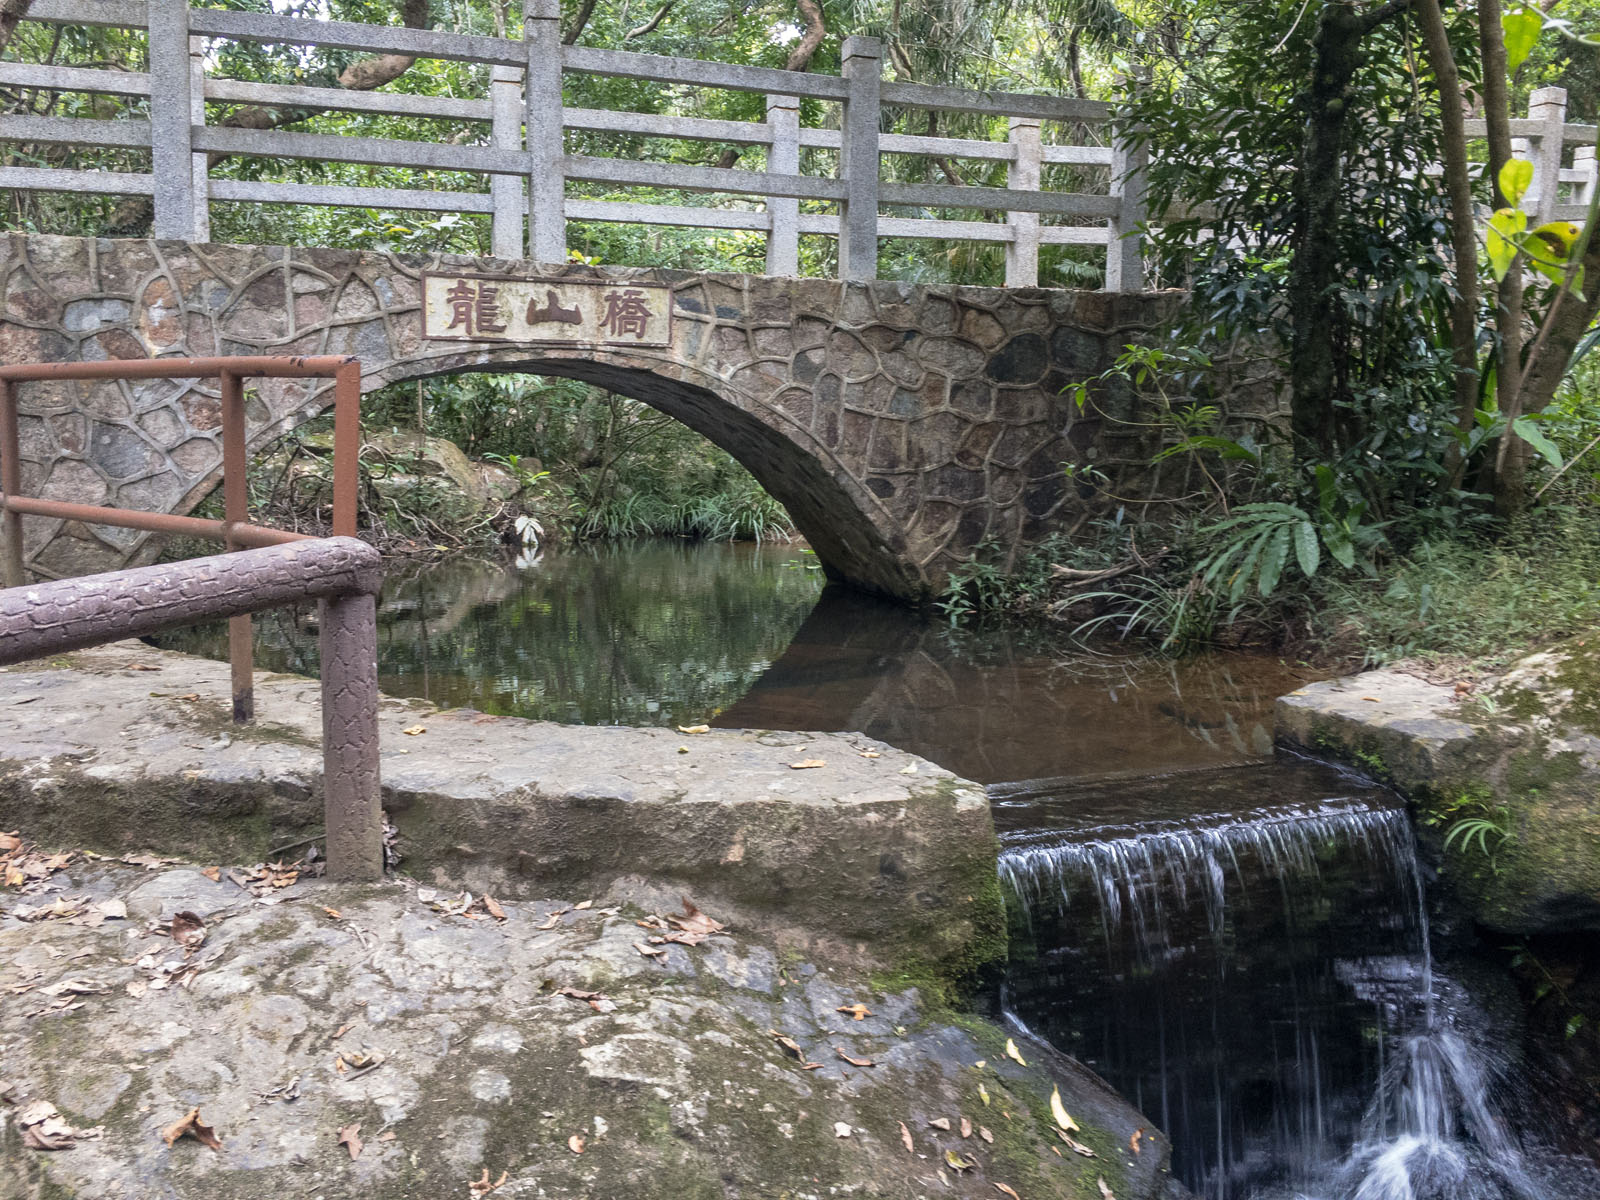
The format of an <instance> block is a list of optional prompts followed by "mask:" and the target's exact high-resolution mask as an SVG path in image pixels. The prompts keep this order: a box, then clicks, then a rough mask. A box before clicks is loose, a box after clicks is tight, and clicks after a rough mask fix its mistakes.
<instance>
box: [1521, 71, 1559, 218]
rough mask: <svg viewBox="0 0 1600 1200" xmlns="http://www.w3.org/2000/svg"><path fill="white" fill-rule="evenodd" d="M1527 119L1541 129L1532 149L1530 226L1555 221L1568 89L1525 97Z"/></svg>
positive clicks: (1551, 90)
mask: <svg viewBox="0 0 1600 1200" xmlns="http://www.w3.org/2000/svg"><path fill="white" fill-rule="evenodd" d="M1528 119H1529V120H1530V121H1533V122H1536V123H1537V124H1538V125H1540V126H1541V128H1540V130H1539V134H1538V142H1537V143H1536V144H1535V145H1534V147H1533V186H1532V187H1531V188H1530V189H1529V191H1531V192H1532V193H1533V195H1532V197H1531V199H1532V200H1533V203H1534V215H1533V223H1534V224H1536V225H1543V224H1544V223H1545V222H1546V221H1553V220H1555V219H1556V204H1557V203H1559V201H1560V199H1561V159H1562V149H1563V146H1562V127H1563V126H1564V125H1566V123H1567V89H1566V88H1558V87H1547V88H1539V89H1538V90H1537V91H1535V92H1534V93H1533V94H1532V95H1531V96H1529V97H1528Z"/></svg>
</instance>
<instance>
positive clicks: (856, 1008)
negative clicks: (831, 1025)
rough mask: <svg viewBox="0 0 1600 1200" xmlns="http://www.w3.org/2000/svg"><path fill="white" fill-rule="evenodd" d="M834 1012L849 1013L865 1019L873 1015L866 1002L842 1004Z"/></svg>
mask: <svg viewBox="0 0 1600 1200" xmlns="http://www.w3.org/2000/svg"><path fill="white" fill-rule="evenodd" d="M833 1011H834V1012H842V1013H849V1014H850V1015H851V1016H852V1017H854V1018H855V1019H856V1020H858V1021H860V1020H864V1019H865V1018H867V1017H870V1016H871V1015H872V1010H871V1009H870V1008H868V1007H867V1006H866V1005H865V1004H841V1005H840V1006H839V1007H838V1008H836V1009H834V1010H833Z"/></svg>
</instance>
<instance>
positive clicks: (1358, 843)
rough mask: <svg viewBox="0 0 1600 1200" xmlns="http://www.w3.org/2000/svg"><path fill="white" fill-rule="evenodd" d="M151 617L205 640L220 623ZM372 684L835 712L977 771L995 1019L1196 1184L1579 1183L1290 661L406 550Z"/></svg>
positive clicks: (804, 585) (554, 560)
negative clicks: (986, 839)
mask: <svg viewBox="0 0 1600 1200" xmlns="http://www.w3.org/2000/svg"><path fill="white" fill-rule="evenodd" d="M160 641H161V644H163V645H165V646H168V647H169V648H172V649H180V650H188V651H191V652H195V653H203V654H207V655H210V656H212V657H217V658H223V657H226V634H225V630H224V629H223V627H221V626H217V627H199V628H196V629H194V630H189V631H182V632H180V633H174V634H171V635H165V636H163V637H162V638H161V639H160ZM256 655H257V666H258V668H263V669H268V670H279V671H295V672H302V673H308V674H312V673H315V672H316V670H317V638H316V633H315V611H314V609H310V608H307V609H305V610H303V611H293V610H282V611H276V612H271V613H266V614H262V615H261V616H260V617H258V618H257V635H256ZM379 677H380V683H381V686H382V687H383V689H384V690H385V691H386V692H388V693H390V694H393V695H399V696H415V697H421V698H425V699H428V700H430V701H432V702H434V703H436V704H440V705H444V706H464V707H471V708H476V709H480V710H483V711H485V712H491V713H497V714H504V715H514V716H523V717H531V718H539V719H544V720H553V721H563V722H570V723H582V724H634V725H663V726H674V725H692V724H699V723H702V722H704V723H708V724H712V725H716V726H722V727H728V728H763V729H793V730H805V731H809V730H840V729H842V730H856V731H860V732H863V733H866V734H867V735H869V736H871V737H874V738H879V739H881V740H883V741H886V742H889V743H891V744H893V745H895V746H898V747H901V748H903V749H906V750H910V751H912V752H914V753H916V754H920V755H922V756H924V757H926V758H929V759H931V760H933V761H935V762H937V763H939V764H940V765H942V766H944V767H947V768H949V769H950V770H952V771H955V772H957V773H958V774H961V775H964V776H966V777H967V778H970V779H973V780H975V781H977V782H979V783H982V784H985V785H986V786H987V787H988V789H989V794H990V800H991V804H992V805H993V809H994V815H995V824H996V828H997V830H998V832H999V834H1000V839H1001V846H1002V853H1001V860H1000V873H1001V877H1002V879H1003V881H1004V882H1005V883H1006V884H1007V887H1008V890H1009V892H1010V894H1011V896H1012V900H1013V904H1012V914H1011V919H1012V939H1013V940H1012V946H1013V950H1012V963H1011V965H1010V967H1009V968H1008V971H1007V975H1006V978H1005V980H1004V982H1003V983H1002V984H1001V985H1000V994H999V996H998V998H997V1005H998V1008H999V1011H1000V1012H1001V1014H1002V1016H1003V1018H1004V1019H1005V1020H1007V1021H1009V1022H1011V1023H1012V1024H1013V1025H1014V1026H1015V1027H1016V1028H1018V1029H1020V1030H1026V1031H1028V1032H1030V1033H1032V1034H1034V1035H1036V1036H1038V1037H1042V1038H1045V1039H1047V1040H1049V1041H1050V1042H1052V1043H1053V1044H1055V1045H1056V1046H1058V1047H1059V1048H1060V1049H1062V1050H1063V1051H1065V1052H1067V1053H1069V1054H1072V1055H1073V1056H1074V1057H1076V1058H1078V1059H1079V1060H1081V1061H1082V1062H1084V1063H1085V1064H1087V1065H1088V1066H1090V1067H1091V1068H1093V1069H1094V1070H1096V1071H1098V1072H1099V1073H1100V1074H1101V1075H1103V1076H1104V1077H1105V1078H1106V1079H1107V1080H1108V1081H1109V1082H1110V1083H1111V1084H1112V1085H1113V1086H1114V1087H1116V1088H1117V1089H1118V1090H1119V1091H1121V1092H1122V1093H1123V1094H1124V1095H1125V1096H1127V1097H1128V1099H1129V1100H1130V1101H1131V1102H1132V1103H1133V1104H1134V1105H1135V1106H1137V1107H1138V1108H1139V1109H1140V1110H1141V1111H1143V1112H1144V1113H1145V1114H1146V1115H1147V1116H1148V1117H1150V1119H1151V1120H1152V1121H1154V1122H1156V1123H1157V1124H1158V1125H1159V1127H1160V1128H1161V1129H1162V1130H1163V1131H1165V1132H1166V1133H1167V1134H1168V1136H1169V1137H1170V1138H1171V1140H1172V1143H1173V1148H1174V1149H1173V1170H1174V1174H1175V1175H1176V1176H1177V1177H1178V1178H1179V1179H1180V1180H1181V1181H1182V1182H1183V1183H1184V1184H1185V1186H1187V1187H1188V1188H1189V1189H1190V1190H1191V1191H1193V1192H1194V1194H1195V1195H1196V1196H1199V1197H1203V1198H1205V1200H1594V1198H1595V1197H1600V1172H1597V1171H1596V1168H1595V1166H1594V1164H1593V1163H1592V1162H1590V1161H1589V1160H1588V1159H1584V1158H1579V1157H1575V1156H1572V1155H1570V1154H1567V1153H1563V1151H1566V1150H1570V1147H1566V1146H1563V1145H1562V1144H1561V1142H1562V1139H1561V1138H1560V1136H1559V1131H1552V1130H1551V1129H1550V1128H1549V1126H1548V1124H1547V1122H1546V1121H1545V1119H1544V1118H1543V1117H1542V1116H1540V1113H1542V1112H1543V1108H1542V1106H1540V1105H1539V1104H1536V1103H1533V1102H1532V1099H1533V1097H1535V1096H1536V1095H1537V1094H1538V1092H1539V1090H1540V1086H1541V1081H1539V1080H1537V1079H1533V1078H1530V1076H1529V1075H1528V1073H1527V1071H1526V1069H1525V1067H1524V1066H1523V1064H1522V1062H1521V1054H1520V1050H1519V1022H1520V1019H1521V1017H1520V1008H1519V1007H1518V1002H1517V999H1516V997H1515V995H1514V994H1512V993H1511V991H1510V984H1509V981H1508V980H1507V978H1506V977H1505V975H1504V972H1503V971H1498V972H1497V971H1496V970H1495V969H1494V968H1493V967H1492V966H1490V965H1487V964H1486V963H1485V962H1484V961H1482V960H1481V959H1480V958H1475V957H1474V955H1473V954H1472V953H1471V951H1470V948H1466V942H1465V941H1464V940H1463V939H1462V938H1461V937H1460V936H1451V937H1446V936H1444V935H1443V934H1442V933H1441V931H1440V928H1439V926H1440V924H1441V921H1440V918H1439V915H1438V914H1437V913H1436V912H1435V911H1434V907H1433V906H1434V904H1435V901H1434V899H1433V897H1432V896H1431V894H1430V892H1429V889H1428V886H1427V883H1428V870H1427V867H1426V865H1425V864H1423V863H1421V862H1420V861H1419V859H1418V856H1417V851H1416V844H1415V838H1414V835H1413V832H1412V829H1411V824H1410V818H1409V817H1408V815H1407V813H1406V811H1405V808H1404V806H1403V805H1402V804H1401V803H1400V802H1399V801H1398V799H1397V798H1396V797H1395V796H1394V795H1393V794H1392V793H1390V792H1388V791H1387V790H1385V789H1383V788H1381V787H1378V786H1376V785H1374V784H1372V783H1371V782H1370V781H1369V780H1366V779H1363V778H1361V777H1360V776H1357V775H1355V774H1352V773H1349V772H1345V771H1342V770H1338V769H1335V768H1333V767H1330V766H1327V765H1324V764H1320V763H1316V762H1312V761H1308V760H1298V759H1294V758H1291V757H1287V756H1284V755H1282V754H1280V755H1278V756H1276V757H1274V754H1273V748H1272V737H1271V729H1272V704H1273V700H1274V699H1275V698H1276V697H1277V696H1279V695H1281V694H1283V693H1284V692H1287V691H1292V690H1293V689H1294V688H1296V687H1298V686H1299V685H1300V684H1302V683H1304V682H1306V681H1308V680H1309V679H1311V678H1313V677H1314V676H1313V675H1311V674H1309V673H1307V672H1305V671H1303V670H1299V669H1296V668H1294V667H1292V666H1287V665H1285V664H1283V663H1281V662H1278V661H1276V660H1274V659H1270V658H1259V657H1252V656H1247V655H1239V654H1214V655H1209V656H1197V657H1193V658H1189V659H1185V660H1181V661H1172V660H1164V659H1156V658H1150V657H1144V656H1139V655H1135V654H1131V653H1128V652H1127V651H1126V650H1125V649H1124V648H1121V647H1106V648H1100V649H1098V650H1097V651H1096V652H1089V651H1086V650H1084V649H1083V648H1082V647H1078V646H1075V645H1073V644H1072V643H1070V642H1067V641H1065V640H1064V639H1063V638H1062V637H1061V636H1060V635H1058V634H1055V633H1053V632H1052V631H1047V630H1023V629H1017V628H1012V627H1003V628H992V629H983V628H978V629H965V628H964V629H952V628H950V627H949V626H948V625H947V624H945V623H943V622H940V621H938V620H936V619H935V620H929V619H923V618H921V617H919V616H917V615H916V614H914V613H910V612H908V611H907V610H905V609H903V608H899V607H896V606H894V605H889V604H885V603H881V602H878V601H875V600H873V599H871V598H868V597H863V596H860V595H856V594H853V593H849V592H845V591H842V590H840V589H835V588H827V589H824V587H823V584H822V577H821V573H820V572H819V571H817V570H816V563H815V560H814V558H813V557H812V556H810V555H809V554H808V553H806V552H804V551H801V550H797V549H795V548H792V547H789V546H781V545H780V546H770V545H768V546H752V545H707V544H690V543H685V542H641V543H636V544H612V545H605V546H601V547H596V548H585V549H579V550H576V551H573V552H569V553H564V554H547V555H544V556H542V557H534V558H527V559H524V560H521V561H518V562H515V563H513V562H509V561H508V562H504V563H501V562H487V561H481V560H462V559H457V560H447V561H445V562H440V563H435V564H429V565H421V566H409V567H403V568H400V569H396V570H394V571H393V572H392V573H391V574H390V576H389V579H388V580H387V582H386V584H385V587H384V592H383V595H382V598H381V600H380V605H379ZM1443 924H1445V925H1449V924H1450V921H1449V919H1448V916H1447V917H1446V919H1445V920H1444V921H1443ZM1456 924H1459V922H1456Z"/></svg>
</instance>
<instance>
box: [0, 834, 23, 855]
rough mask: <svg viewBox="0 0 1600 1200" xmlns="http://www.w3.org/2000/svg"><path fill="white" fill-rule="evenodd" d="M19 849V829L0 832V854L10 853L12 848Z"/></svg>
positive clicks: (20, 844) (20, 843) (20, 846)
mask: <svg viewBox="0 0 1600 1200" xmlns="http://www.w3.org/2000/svg"><path fill="white" fill-rule="evenodd" d="M20 849H22V834H21V832H20V831H19V830H16V829H13V830H12V831H11V832H10V833H0V854H10V853H11V852H12V851H13V850H20Z"/></svg>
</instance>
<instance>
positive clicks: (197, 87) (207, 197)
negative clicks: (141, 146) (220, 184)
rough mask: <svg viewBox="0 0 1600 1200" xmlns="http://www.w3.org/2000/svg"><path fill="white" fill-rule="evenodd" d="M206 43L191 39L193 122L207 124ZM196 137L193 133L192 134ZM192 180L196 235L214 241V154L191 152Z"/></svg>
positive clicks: (190, 114) (195, 236)
mask: <svg viewBox="0 0 1600 1200" xmlns="http://www.w3.org/2000/svg"><path fill="white" fill-rule="evenodd" d="M205 52H206V43H205V39H204V38H197V37H192V38H190V39H189V125H190V128H191V130H193V128H194V127H195V126H201V127H203V126H204V125H205V123H206V59H205ZM191 136H192V133H191ZM189 170H190V174H191V176H192V177H193V180H192V182H191V183H190V185H189V186H190V191H191V195H192V196H193V198H194V236H193V240H194V241H197V242H209V241H210V240H211V156H210V155H209V154H206V153H205V152H204V151H201V152H200V153H198V154H191V155H189Z"/></svg>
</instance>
